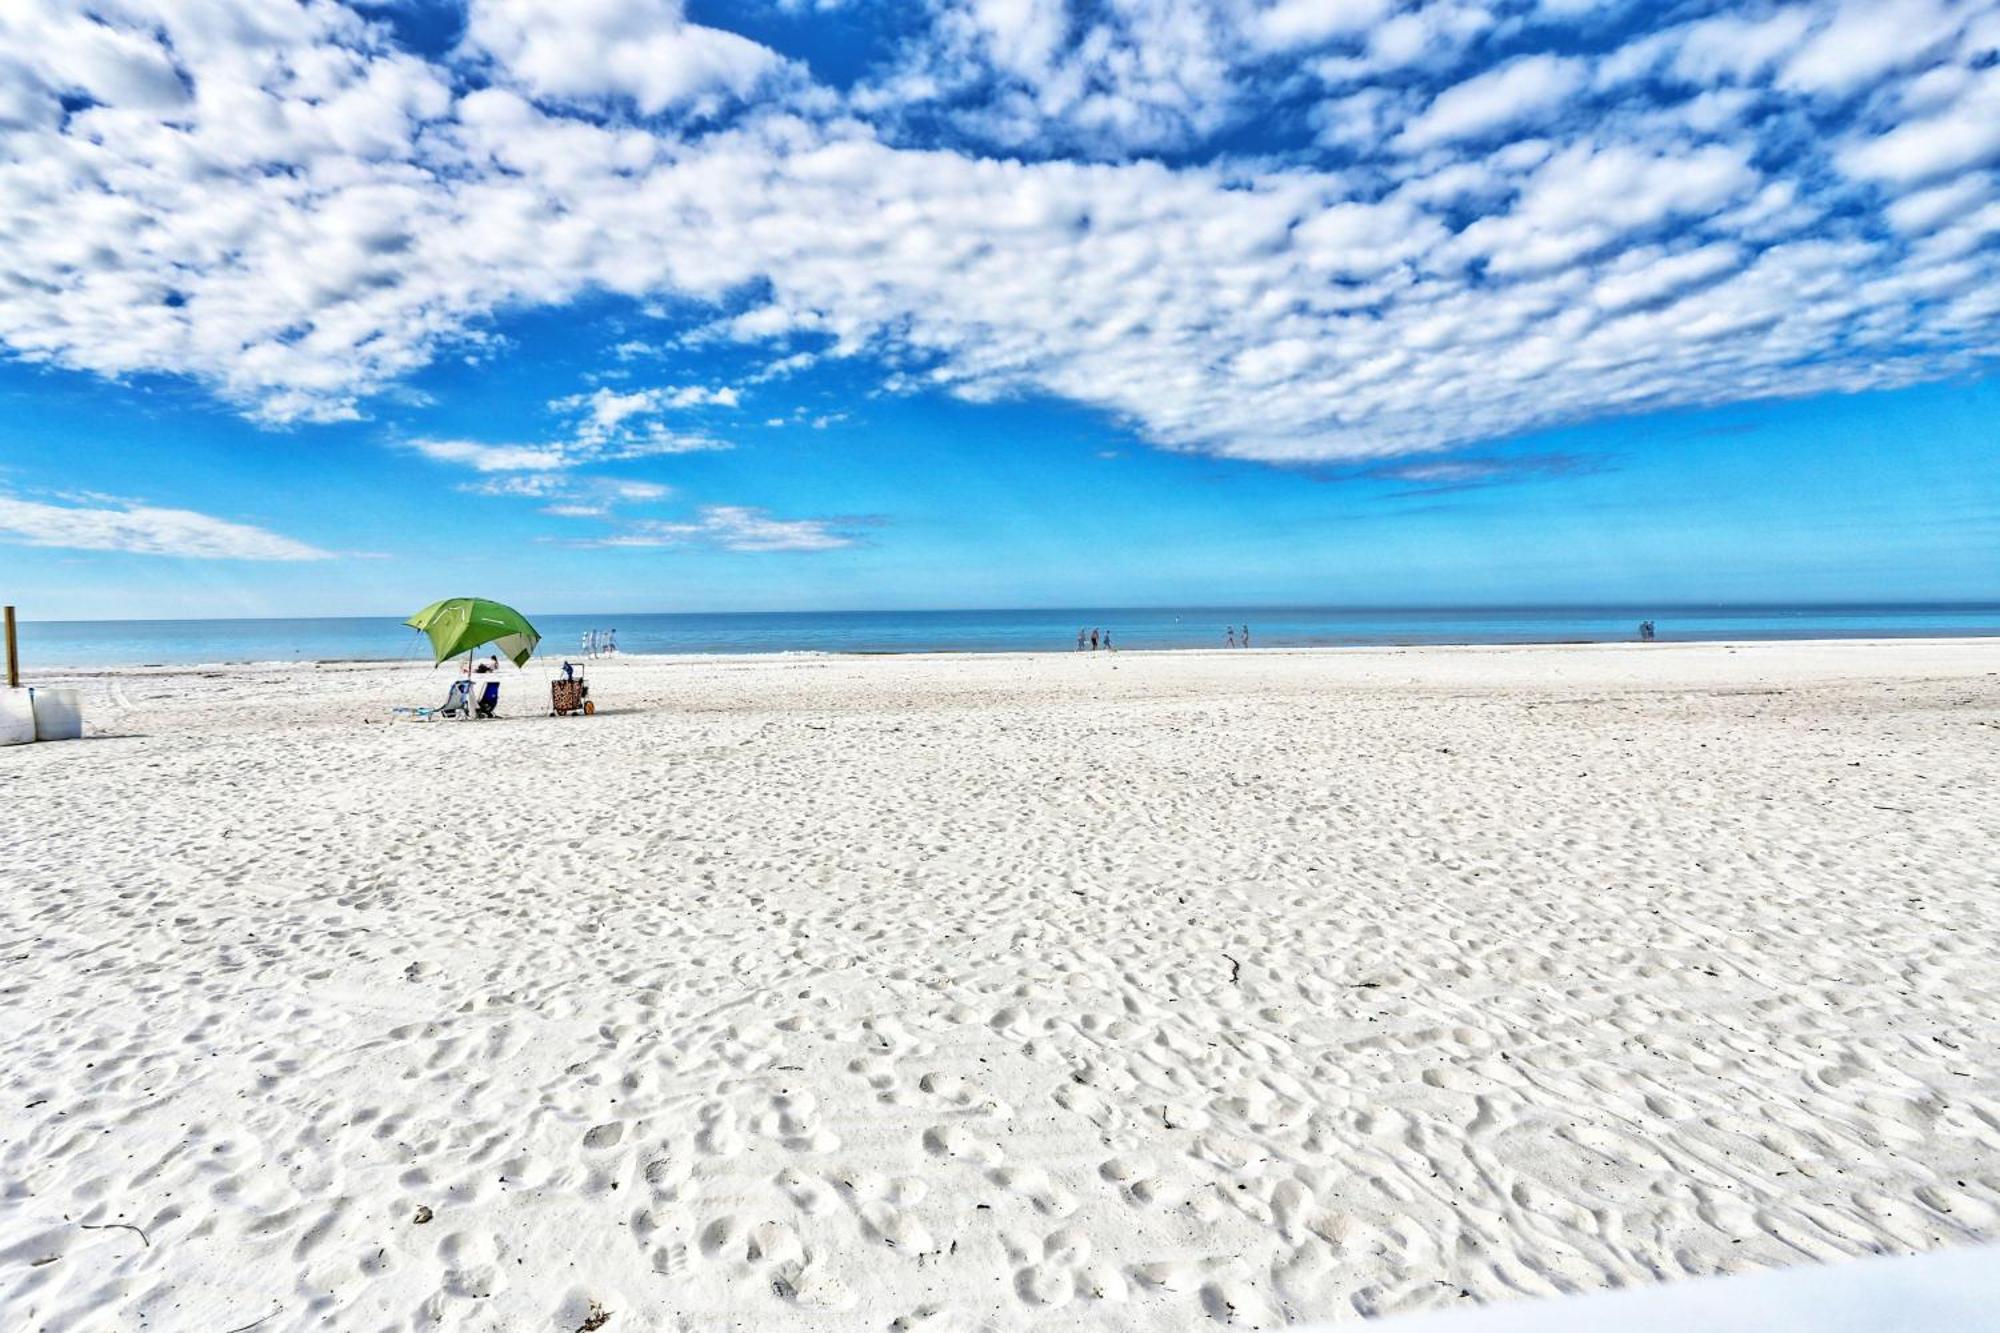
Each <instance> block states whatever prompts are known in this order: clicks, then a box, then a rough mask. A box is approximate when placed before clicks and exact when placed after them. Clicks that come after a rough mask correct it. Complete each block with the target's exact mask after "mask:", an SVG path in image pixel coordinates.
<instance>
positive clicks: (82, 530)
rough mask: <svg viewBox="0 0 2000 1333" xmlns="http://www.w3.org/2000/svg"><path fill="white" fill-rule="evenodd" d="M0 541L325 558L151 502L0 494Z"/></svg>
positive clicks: (224, 556)
mask: <svg viewBox="0 0 2000 1333" xmlns="http://www.w3.org/2000/svg"><path fill="white" fill-rule="evenodd" d="M0 541H10V542H16V543H18V544H20V545H23V546H59V547H69V548H73V549H76V550H84V551H123V552H127V553H130V554H134V555H165V556H178V557H181V558H183V559H188V560H283V561H296V560H331V559H333V558H334V556H333V552H331V551H322V550H320V549H319V548H317V547H314V546H309V545H307V544H306V543H304V542H301V541H295V540H293V539H292V538H290V537H285V536H280V535H279V534H278V533H275V532H271V531H269V530H267V529H265V528H259V527H253V526H251V525H249V524H247V523H232V522H230V521H229V520H227V519H220V518H214V517H212V516H210V515H208V514H198V513H196V512H194V511H193V510H191V509H163V508H160V507H158V506H155V505H141V504H127V505H120V506H118V507H116V508H110V507H104V506H101V505H53V504H42V503H39V502H37V501H34V500H21V499H16V498H14V497H12V496H7V495H0Z"/></svg>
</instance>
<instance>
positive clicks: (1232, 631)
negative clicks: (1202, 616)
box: [1222, 625, 1236, 648]
mask: <svg viewBox="0 0 2000 1333" xmlns="http://www.w3.org/2000/svg"><path fill="white" fill-rule="evenodd" d="M1222 628H1223V629H1224V630H1225V631H1226V633H1227V638H1226V640H1225V642H1224V646H1225V647H1229V648H1234V647H1235V646H1236V626H1234V625H1224V626H1223V627H1222Z"/></svg>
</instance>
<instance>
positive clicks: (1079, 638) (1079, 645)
mask: <svg viewBox="0 0 2000 1333" xmlns="http://www.w3.org/2000/svg"><path fill="white" fill-rule="evenodd" d="M1089 637H1090V631H1089V630H1087V629H1080V630H1078V631H1077V632H1076V650H1077V651H1078V652H1082V651H1083V641H1084V640H1085V639H1087V638H1089Z"/></svg>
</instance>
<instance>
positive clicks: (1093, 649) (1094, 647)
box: [1090, 630, 1097, 653]
mask: <svg viewBox="0 0 2000 1333" xmlns="http://www.w3.org/2000/svg"><path fill="white" fill-rule="evenodd" d="M1090 651H1091V652H1093V653H1094V652H1096V651H1097V631H1096V630H1092V631H1091V632H1090Z"/></svg>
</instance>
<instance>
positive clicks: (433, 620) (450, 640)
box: [403, 597, 542, 667]
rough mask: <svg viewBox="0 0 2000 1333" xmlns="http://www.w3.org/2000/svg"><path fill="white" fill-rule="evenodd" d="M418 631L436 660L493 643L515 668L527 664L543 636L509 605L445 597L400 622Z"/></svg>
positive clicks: (470, 598)
mask: <svg viewBox="0 0 2000 1333" xmlns="http://www.w3.org/2000/svg"><path fill="white" fill-rule="evenodd" d="M403 623H404V624H405V625H408V626H409V627H410V628H412V629H420V630H422V631H423V632H424V634H425V635H426V636H427V637H428V638H429V639H430V641H431V652H432V653H433V654H435V660H437V661H439V662H442V661H444V659H445V658H447V657H456V656H458V655H459V654H460V653H465V654H467V655H468V656H469V655H470V654H471V653H472V651H473V650H474V649H476V648H482V647H484V646H485V645H487V644H489V643H490V644H492V645H493V646H494V647H495V648H498V649H499V650H500V651H501V652H503V653H505V654H506V655H507V657H508V658H509V659H510V660H511V661H512V662H513V663H514V665H515V666H517V667H524V666H526V665H528V659H529V658H530V657H532V656H533V655H534V652H535V645H536V644H538V643H540V642H541V641H542V636H541V634H540V633H538V632H537V631H536V629H535V627H534V626H533V625H530V624H529V623H528V618H527V617H526V616H524V615H522V614H521V613H520V612H519V611H516V610H515V609H514V608H513V607H511V606H504V605H502V604H501V603H499V602H489V601H487V600H486V599H485V598H484V597H447V598H445V599H444V600H443V601H441V602H432V603H431V604H430V605H429V606H427V607H425V608H424V609H423V610H421V611H419V612H417V613H416V614H415V615H413V616H411V617H410V618H409V619H408V620H405V621H404V622H403Z"/></svg>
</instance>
